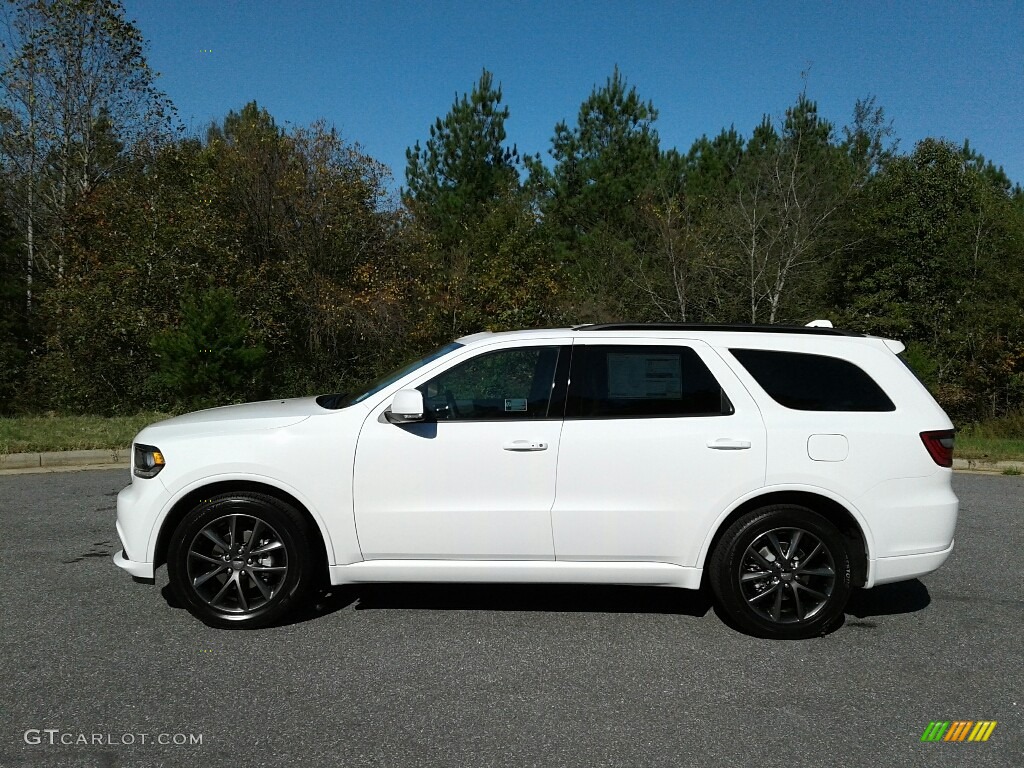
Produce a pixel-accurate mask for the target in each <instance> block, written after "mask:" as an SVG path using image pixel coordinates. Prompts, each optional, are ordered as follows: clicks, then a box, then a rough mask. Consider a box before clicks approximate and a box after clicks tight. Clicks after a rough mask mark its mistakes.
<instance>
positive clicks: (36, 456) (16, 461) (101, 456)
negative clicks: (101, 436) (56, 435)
mask: <svg viewBox="0 0 1024 768" xmlns="http://www.w3.org/2000/svg"><path fill="white" fill-rule="evenodd" d="M130 460H131V450H130V449H129V448H113V449H112V448H104V449H101V450H93V451H51V452H47V453H4V454H0V470H5V469H45V468H47V467H58V468H59V467H69V468H70V467H82V466H102V465H104V464H121V465H123V464H127V463H128V462H129V461H130Z"/></svg>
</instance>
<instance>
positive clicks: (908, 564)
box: [865, 542, 953, 587]
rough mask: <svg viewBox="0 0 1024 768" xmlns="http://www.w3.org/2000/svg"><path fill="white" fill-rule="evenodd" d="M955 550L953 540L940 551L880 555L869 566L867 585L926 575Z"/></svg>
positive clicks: (875, 585) (871, 585) (874, 585)
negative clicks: (899, 555)
mask: <svg viewBox="0 0 1024 768" xmlns="http://www.w3.org/2000/svg"><path fill="white" fill-rule="evenodd" d="M952 552H953V542H950V543H949V546H948V547H946V548H945V549H940V550H939V551H938V552H926V553H924V554H916V555H904V556H902V557H880V558H878V559H877V560H874V561H872V562H871V563H870V564H869V567H868V582H867V584H866V585H865V586H866V587H877V586H878V585H880V584H890V583H892V582H894V581H906V580H907V579H916V578H917V577H918V576H924V575H925V574H928V573H931V572H932V571H934V570H935V569H937V568H939V567H941V566H942V564H943V563H944V562H946V559H947V558H948V557H949V556H950V554H951V553H952Z"/></svg>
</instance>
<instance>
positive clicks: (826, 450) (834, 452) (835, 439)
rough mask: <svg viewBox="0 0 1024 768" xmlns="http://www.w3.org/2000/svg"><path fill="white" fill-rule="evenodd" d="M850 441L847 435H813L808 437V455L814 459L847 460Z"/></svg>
mask: <svg viewBox="0 0 1024 768" xmlns="http://www.w3.org/2000/svg"><path fill="white" fill-rule="evenodd" d="M849 455H850V441H849V440H847V439H846V435H811V436H810V437H808V438H807V456H808V457H809V458H810V459H811V460H812V461H846V457H847V456H849Z"/></svg>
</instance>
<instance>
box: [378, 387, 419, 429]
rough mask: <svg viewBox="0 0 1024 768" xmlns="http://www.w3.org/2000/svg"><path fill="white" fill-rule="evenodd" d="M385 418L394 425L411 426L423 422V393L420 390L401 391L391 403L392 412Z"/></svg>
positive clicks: (386, 413) (386, 414)
mask: <svg viewBox="0 0 1024 768" xmlns="http://www.w3.org/2000/svg"><path fill="white" fill-rule="evenodd" d="M384 418H386V419H387V420H388V421H390V422H391V423H392V424H411V423H412V422H415V421H423V393H422V392H420V391H419V390H418V389H400V390H398V391H397V392H395V398H394V399H393V400H392V401H391V410H390V411H387V412H385V414H384Z"/></svg>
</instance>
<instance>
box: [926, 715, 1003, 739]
mask: <svg viewBox="0 0 1024 768" xmlns="http://www.w3.org/2000/svg"><path fill="white" fill-rule="evenodd" d="M995 729H996V721H995V720H953V721H952V722H950V721H949V720H933V721H932V722H930V723H928V727H927V728H925V729H924V733H922V734H921V741H988V737H989V736H991V735H992V731H994V730H995Z"/></svg>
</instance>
